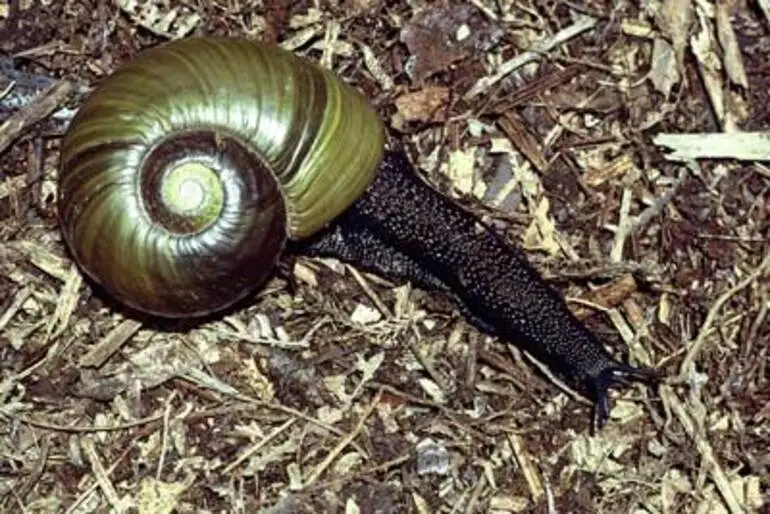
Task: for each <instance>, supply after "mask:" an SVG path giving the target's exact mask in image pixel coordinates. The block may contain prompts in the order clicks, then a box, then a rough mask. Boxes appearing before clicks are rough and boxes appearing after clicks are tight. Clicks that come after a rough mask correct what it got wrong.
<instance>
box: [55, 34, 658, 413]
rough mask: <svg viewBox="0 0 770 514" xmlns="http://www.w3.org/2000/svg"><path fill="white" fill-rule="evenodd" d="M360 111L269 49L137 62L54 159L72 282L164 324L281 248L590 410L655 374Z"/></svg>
mask: <svg viewBox="0 0 770 514" xmlns="http://www.w3.org/2000/svg"><path fill="white" fill-rule="evenodd" d="M384 145H385V130H384V127H383V125H382V124H381V122H380V121H379V119H378V118H377V115H376V113H375V112H374V111H373V109H372V108H371V107H369V105H368V104H367V102H366V101H365V100H364V98H363V97H362V96H361V95H360V94H358V93H357V92H356V91H354V90H353V89H352V88H350V87H348V86H346V85H345V84H343V83H342V82H341V81H339V80H338V79H337V78H336V77H335V76H334V75H333V74H331V73H330V72H328V71H326V70H323V69H321V68H320V67H318V66H316V65H315V64H312V63H310V62H309V61H306V60H303V59H300V58H298V57H295V56H294V55H293V54H291V53H289V52H286V51H283V50H281V49H279V48H277V47H274V46H271V45H265V44H260V43H257V42H252V41H246V40H241V39H226V38H190V39H184V40H180V41H176V42H173V43H168V44H165V45H163V46H160V47H157V48H154V49H151V50H149V51H145V52H143V53H142V54H140V55H139V56H138V57H137V58H136V59H135V60H133V61H131V62H129V63H127V64H126V65H124V66H123V67H121V68H120V69H119V70H118V71H117V72H115V73H114V74H113V75H112V76H110V77H109V78H107V79H106V80H105V81H104V82H103V83H102V84H100V86H99V87H98V89H97V90H96V91H95V92H94V93H93V94H92V95H91V96H90V97H89V98H88V99H87V100H86V102H85V103H84V105H83V106H82V107H81V108H80V110H79V111H78V113H77V115H76V117H75V119H74V120H73V122H72V124H71V126H70V129H69V131H68V133H67V134H66V136H65V138H64V140H63V142H62V147H61V167H60V183H59V198H58V206H59V216H60V221H61V226H62V231H63V234H64V239H65V241H66V242H67V243H68V246H69V247H70V249H71V251H72V253H73V255H74V257H75V259H76V260H77V261H78V262H79V264H80V266H81V267H82V269H83V270H84V271H85V272H86V273H87V274H88V275H89V276H90V277H92V278H93V279H94V280H95V281H96V282H98V283H99V284H101V285H102V286H103V287H104V288H105V289H106V290H107V291H108V292H109V293H111V294H112V295H114V296H116V297H117V298H118V299H120V300H122V301H123V302H124V303H126V304H128V305H130V306H132V307H134V308H136V309H139V310H142V311H146V312H149V313H152V314H157V315H161V316H170V317H178V316H191V315H202V314H207V313H211V312H214V311H217V310H220V309H223V308H224V307H226V306H228V305H231V304H233V303H234V302H236V301H238V300H240V299H242V298H243V297H245V296H246V295H247V294H249V293H250V292H252V291H254V290H255V289H256V288H257V287H258V286H259V285H260V283H261V282H262V281H263V280H264V279H265V278H266V277H268V276H269V275H270V274H271V272H272V271H273V266H274V264H275V262H276V259H277V257H278V255H279V254H280V253H281V252H282V251H283V250H284V248H285V247H286V246H290V247H291V250H292V251H295V252H301V253H304V254H306V255H318V256H331V257H336V258H338V259H341V260H343V261H347V262H350V263H352V264H354V265H356V266H358V267H360V268H362V269H366V270H369V271H374V272H377V273H380V274H382V275H384V276H387V277H389V278H392V279H394V280H400V281H407V280H408V281H411V282H413V283H414V284H415V285H417V286H418V287H423V288H426V289H429V290H434V291H439V292H441V293H444V294H446V295H448V296H450V297H452V298H453V299H454V300H455V301H456V302H457V304H458V306H459V307H460V309H461V310H462V312H463V313H464V314H465V315H466V317H467V318H468V320H469V321H470V322H471V323H473V324H474V325H476V326H477V327H478V328H480V329H481V330H484V331H486V332H489V333H491V334H493V335H496V336H498V337H500V338H502V339H505V340H509V341H511V342H514V343H516V344H518V345H519V346H520V347H522V348H523V349H525V350H527V351H528V352H530V353H531V354H533V355H534V356H535V357H536V358H538V359H539V360H540V361H541V362H543V363H544V364H546V365H547V366H549V367H550V368H551V370H552V371H553V372H555V373H556V374H557V375H558V376H560V378H561V379H562V380H564V381H565V382H566V383H567V384H568V385H570V386H571V387H573V388H575V389H576V390H578V391H580V392H581V393H583V394H585V395H586V396H588V397H590V398H591V399H592V400H593V401H594V402H595V405H596V409H595V414H596V419H597V420H598V422H599V423H600V424H601V423H602V422H603V421H604V420H605V419H606V418H607V415H608V410H609V405H608V398H607V394H606V393H607V390H608V389H609V388H610V387H613V386H615V385H617V384H620V383H627V382H629V381H633V380H643V381H649V380H651V379H653V378H655V377H657V373H656V372H654V371H652V370H647V369H638V368H635V367H632V366H630V365H628V364H624V363H621V362H618V361H616V360H615V359H614V358H613V357H612V356H611V355H610V354H609V352H608V351H607V350H606V349H605V348H604V347H603V346H602V345H601V343H600V342H599V341H598V340H597V339H596V338H595V337H594V335H593V334H592V333H591V332H590V331H588V330H587V329H586V328H585V326H583V324H582V323H580V322H579V321H578V320H577V319H576V318H575V317H574V316H573V315H572V314H571V313H570V311H569V310H568V309H567V307H566V304H565V302H564V300H563V299H562V297H561V296H560V295H559V294H558V293H557V292H556V291H555V290H553V289H552V288H551V287H550V286H549V285H548V284H547V283H545V282H544V281H543V280H542V278H541V277H540V275H539V274H538V273H537V272H536V271H535V269H534V268H533V267H532V266H531V265H530V264H529V263H528V261H527V260H526V257H525V256H524V255H523V252H521V251H520V250H519V249H518V248H516V247H515V246H513V245H511V244H510V243H508V242H507V241H506V240H504V239H503V238H502V237H500V236H499V235H497V234H496V233H494V231H492V230H491V229H489V228H488V227H486V226H485V225H484V224H483V223H481V221H480V220H478V219H477V218H476V217H474V216H473V215H471V214H469V213H468V212H466V211H465V210H463V209H462V208H460V207H459V206H458V205H456V204H455V203H454V202H452V201H451V200H450V199H449V198H447V197H445V196H443V195H442V194H440V193H439V192H437V191H436V190H434V189H433V188H431V187H429V186H428V185H427V184H426V183H425V182H423V181H422V180H421V179H420V178H419V177H418V175H417V174H416V172H415V171H414V169H413V168H412V166H411V164H410V162H409V160H408V158H407V157H406V156H405V155H404V154H403V153H401V152H392V151H386V150H385V148H384Z"/></svg>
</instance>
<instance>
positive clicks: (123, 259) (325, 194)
mask: <svg viewBox="0 0 770 514" xmlns="http://www.w3.org/2000/svg"><path fill="white" fill-rule="evenodd" d="M383 147H384V129H383V127H382V124H381V122H380V121H379V119H378V117H377V115H376V113H375V111H374V110H373V109H372V108H371V107H370V106H369V105H368V104H367V102H366V101H365V100H364V98H363V97H362V96H361V95H360V94H358V93H357V92H356V91H355V90H354V89H352V88H351V87H349V86H347V85H345V84H344V83H342V82H341V81H339V79H337V78H336V77H335V76H334V75H333V74H332V73H331V72H328V71H326V70H323V69H321V68H320V67H318V66H316V65H315V64H313V63H311V62H309V61H306V60H304V59H301V58H298V57H296V56H294V55H293V54H291V53H289V52H286V51H284V50H281V49H280V48H278V47H275V46H272V45H268V44H261V43H258V42H252V41H247V40H241V39H226V38H190V39H185V40H179V41H175V42H172V43H168V44H166V45H163V46H160V47H156V48H153V49H151V50H148V51H145V52H142V53H141V54H139V56H138V57H137V58H136V59H134V60H133V61H130V62H128V63H127V64H125V65H123V66H122V67H121V68H119V69H118V70H117V71H116V72H115V73H114V74H113V75H111V76H110V77H108V78H107V79H105V80H104V81H103V82H102V83H101V84H100V85H99V87H98V88H97V89H96V90H95V91H94V93H93V94H92V95H91V96H90V97H89V98H88V99H87V100H86V102H85V103H84V104H83V106H82V107H81V108H80V110H79V111H78V113H77V115H76V117H75V119H74V120H73V122H72V124H71V126H70V129H69V131H68V133H67V134H66V135H65V138H64V139H63V141H62V147H61V158H60V171H59V173H60V175H59V198H58V205H59V216H60V221H61V225H62V229H63V234H64V238H65V240H66V242H67V243H68V245H69V247H70V249H71V250H72V252H73V254H74V256H75V258H76V260H77V261H78V262H79V264H80V265H81V267H82V269H84V270H85V272H86V273H87V274H88V275H89V276H90V277H91V278H93V279H94V280H95V281H96V282H98V283H100V284H101V285H102V286H103V287H104V288H105V289H106V290H107V291H108V292H110V293H111V294H113V295H114V296H116V297H118V298H119V299H120V300H122V301H123V302H125V303H127V304H128V305H130V306H131V307H134V308H137V309H139V310H142V311H146V312H150V313H152V314H158V315H163V316H173V317H176V316H189V315H202V314H208V313H210V312H213V311H216V310H220V309H222V308H225V307H227V306H228V305H231V304H232V303H235V302H236V301H238V300H240V299H242V298H243V297H245V296H246V295H247V294H249V293H250V292H252V291H253V290H254V289H255V288H256V287H258V286H259V285H260V283H262V282H263V281H264V279H265V278H266V277H267V276H269V275H270V273H271V272H272V269H273V267H274V264H275V261H276V260H277V258H278V255H279V254H280V252H281V250H282V249H283V246H284V242H285V238H286V237H289V238H294V239H298V238H303V237H306V236H309V235H311V234H313V233H314V232H316V231H317V230H319V229H320V228H322V227H323V226H325V225H326V224H328V223H329V222H330V221H331V220H332V219H334V218H335V217H336V216H337V215H338V214H339V213H341V212H342V211H343V210H345V209H346V208H347V207H348V206H349V205H350V204H351V203H352V202H353V201H355V199H356V198H358V196H360V195H361V194H362V193H363V191H364V190H365V189H366V187H367V186H368V185H369V183H370V182H371V180H372V178H373V177H374V174H375V172H376V170H377V167H378V164H379V161H380V159H381V157H382V153H383Z"/></svg>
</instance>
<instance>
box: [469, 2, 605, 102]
mask: <svg viewBox="0 0 770 514" xmlns="http://www.w3.org/2000/svg"><path fill="white" fill-rule="evenodd" d="M594 25H596V19H595V18H591V17H590V16H581V17H579V18H578V20H577V21H576V22H575V23H574V24H572V25H570V26H569V27H565V28H563V29H562V30H560V31H559V32H557V33H556V34H554V35H553V36H552V37H550V38H546V39H545V40H543V41H541V42H539V43H538V44H536V45H535V48H534V49H533V50H530V51H528V52H524V53H522V54H519V55H517V56H516V57H514V58H513V59H510V60H509V61H506V62H504V63H503V64H502V65H500V68H499V70H498V71H497V73H495V74H494V75H490V76H488V77H482V78H481V79H479V80H478V81H477V82H476V83H475V84H474V85H473V87H471V88H470V89H469V90H468V92H467V93H465V95H464V97H463V99H464V100H466V101H467V100H471V99H472V98H473V97H475V96H478V95H480V94H481V93H484V92H486V91H487V90H489V88H490V87H492V86H493V85H495V84H496V83H498V82H499V81H501V80H502V79H504V78H505V77H506V76H507V75H508V74H510V73H511V72H513V71H514V70H515V69H517V68H520V67H522V66H524V65H525V64H529V63H530V62H532V61H536V60H538V59H540V58H541V57H542V56H543V54H544V53H546V52H550V51H551V50H553V49H554V48H555V47H557V46H559V45H561V44H562V43H565V42H566V41H569V40H570V39H572V38H574V37H576V36H578V35H579V34H581V33H583V32H585V31H586V30H590V29H592V28H593V27H594Z"/></svg>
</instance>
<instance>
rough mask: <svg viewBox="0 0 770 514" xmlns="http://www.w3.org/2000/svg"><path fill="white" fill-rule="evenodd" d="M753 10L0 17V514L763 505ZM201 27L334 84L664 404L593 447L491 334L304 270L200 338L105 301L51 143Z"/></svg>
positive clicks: (29, 6)
mask: <svg viewBox="0 0 770 514" xmlns="http://www.w3.org/2000/svg"><path fill="white" fill-rule="evenodd" d="M766 8H768V5H767V1H766V0H758V1H757V2H750V3H746V2H743V1H741V0H737V1H733V2H710V1H708V0H698V1H695V0H673V1H670V2H662V3H659V2H614V1H610V0H592V1H589V2H571V1H569V0H552V1H547V2H546V1H539V0H531V1H529V2H514V1H512V0H498V1H492V0H469V1H467V2H463V1H454V2H422V1H419V0H418V1H407V2H383V1H378V0H346V1H339V0H334V1H329V2H307V1H299V2H294V1H289V0H265V1H264V2H261V1H250V0H242V1H238V2H234V1H225V0H218V1H212V2H191V1H187V0H170V1H166V2H143V1H140V0H133V1H132V0H125V1H118V2H104V1H87V0H77V1H76V0H59V1H55V2H48V1H42V2H41V1H21V2H10V3H9V2H0V45H1V46H2V48H0V51H1V52H2V55H3V56H4V61H3V67H2V70H0V72H2V75H3V76H2V77H0V79H2V80H3V83H2V84H0V91H2V93H1V94H2V97H0V116H2V119H3V120H4V121H3V123H2V125H0V152H2V159H0V511H2V512H26V513H44V512H126V511H128V512H130V511H135V512H143V513H144V512H147V513H149V512H153V513H163V512H257V511H259V512H275V513H278V512H343V511H344V512H349V513H355V512H363V513H370V512H372V513H374V512H377V513H400V512H420V513H423V512H425V513H428V512H431V513H442V512H443V513H450V512H497V513H504V512H560V513H568V512H586V513H595V512H607V513H617V512H629V513H683V512H698V513H707V512H708V513H720V512H730V513H738V512H770V479H768V477H770V370H769V369H768V360H769V359H770V355H768V353H769V350H770V316H768V308H769V307H770V244H768V241H769V238H770V168H768V167H767V166H766V165H765V164H764V162H766V161H767V160H768V159H769V158H770V138H768V137H766V136H763V135H762V134H759V135H757V134H756V133H757V132H761V131H763V130H767V125H768V120H769V119H770V109H768V106H769V105H770V66H769V65H768V63H770V33H769V32H768V28H769V27H770V19H769V18H768V16H770V12H768V11H767V10H765V9H766ZM203 34H209V35H210V34H217V35H230V36H234V35H238V36H245V37H249V38H252V39H261V40H267V41H273V42H277V43H279V44H280V45H281V46H283V47H285V48H287V49H290V50H292V51H294V52H295V53H297V54H299V55H302V56H305V57H308V58H310V59H312V60H314V61H318V62H320V63H322V65H324V66H327V67H330V68H332V69H333V70H334V71H335V72H336V73H337V74H339V75H340V76H341V77H342V78H343V79H344V80H346V81H347V82H349V83H351V84H352V85H354V86H355V87H357V88H358V89H359V90H360V91H362V92H363V93H364V94H365V95H366V96H367V97H368V98H369V99H370V100H371V102H372V103H373V105H375V106H376V108H377V110H378V111H379V113H380V114H381V116H382V119H383V120H385V122H386V125H387V126H388V128H389V131H390V133H391V137H392V138H393V139H394V140H398V141H400V142H401V143H403V144H404V145H405V147H406V148H407V150H408V152H409V154H410V155H411V157H412V159H413V160H414V162H415V163H416V165H417V166H418V168H419V171H420V173H421V174H423V176H424V177H425V178H426V180H428V181H429V182H431V183H432V184H433V185H434V186H435V187H436V188H438V189H439V190H441V191H442V192H444V193H445V194H447V195H449V196H451V197H453V198H455V199H456V201H457V202H459V203H461V204H462V205H463V206H464V207H466V208H467V209H469V210H470V211H472V212H474V213H476V214H478V215H479V216H480V217H482V218H483V219H484V220H485V221H486V222H487V223H489V224H490V225H492V226H494V227H495V228H496V229H497V230H498V231H499V232H500V233H502V234H504V235H505V236H506V237H508V238H509V239H510V240H511V241H515V242H516V243H518V244H520V245H521V246H522V247H524V248H525V249H526V251H527V253H528V255H529V256H530V258H531V260H532V262H533V263H534V264H535V265H536V267H537V268H538V269H539V270H540V271H541V272H542V273H543V275H544V276H545V277H546V278H547V279H548V280H550V281H552V283H553V284H554V286H555V287H557V288H559V289H560V290H561V291H562V292H563V293H564V294H565V296H566V297H567V298H568V300H569V305H570V307H571V308H573V309H574V311H575V313H576V314H577V315H578V316H579V317H580V318H581V319H583V320H584V321H585V323H586V324H587V325H588V326H589V327H590V328H591V329H592V330H594V331H595V333H596V334H597V335H599V336H600V338H601V339H602V341H604V342H605V343H606V344H607V346H608V348H610V349H611V351H612V352H613V354H615V355H617V356H618V357H619V358H621V359H624V360H625V359H627V360H629V361H630V362H633V363H635V364H639V365H645V366H651V367H656V368H658V369H660V370H661V371H662V372H663V373H664V374H665V379H664V381H663V383H662V384H661V385H660V386H659V387H654V388H645V387H643V386H640V385H634V386H633V387H629V388H625V389H619V390H617V391H613V393H612V405H613V410H612V412H611V419H610V421H609V423H608V424H607V425H606V426H605V427H604V428H603V429H602V430H600V431H597V432H596V433H593V432H592V430H591V423H590V421H591V413H592V409H591V405H590V404H589V403H588V402H587V401H586V400H585V399H582V398H580V397H577V396H576V395H574V394H572V393H571V392H570V391H567V390H565V389H564V388H563V387H561V386H559V385H558V384H557V383H555V382H554V380H553V379H552V378H550V377H549V374H548V373H544V372H542V371H541V369H540V368H539V367H538V366H536V365H535V364H533V362H532V360H531V359H530V358H528V356H527V355H525V354H522V353H521V352H520V351H519V350H517V349H516V347H515V346H514V344H513V343H514V342H512V341H501V340H498V339H495V338H492V337H490V336H488V335H486V334H484V333H482V332H480V331H478V330H476V329H475V328H473V327H472V326H471V325H470V324H469V323H468V322H467V321H466V320H465V319H464V318H463V317H462V315H461V314H460V313H459V312H458V310H457V309H456V308H455V306H454V305H453V304H452V303H451V302H450V301H448V300H447V299H445V298H441V297H439V296H438V295H435V294H429V293H426V292H424V291H421V290H419V289H417V288H414V287H409V285H403V284H392V283H390V282H388V281H387V280H384V279H382V278H380V277H376V276H372V275H369V274H366V273H362V272H360V271H357V270H355V269H354V268H352V267H350V266H344V265H341V264H340V263H338V262H335V261H333V260H328V259H327V260H320V259H309V258H304V257H300V258H298V259H297V260H296V261H293V262H290V263H289V264H290V265H291V266H290V267H288V268H287V269H288V270H289V271H290V273H283V274H277V275H276V276H275V277H274V278H272V279H271V280H270V281H269V283H268V284H266V286H265V287H264V288H263V289H261V290H260V291H259V293H258V294H257V295H256V296H255V297H253V298H250V299H249V301H247V302H245V303H244V304H243V305H241V306H239V308H238V309H234V310H233V311H231V312H228V313H227V314H226V315H223V316H219V317H217V316H213V317H211V318H210V319H206V320H204V321H202V322H200V323H194V324H193V323H183V322H180V323H176V324H174V323H165V322H160V321H157V320H152V319H147V318H145V317H142V316H137V315H135V314H134V313H132V312H130V311H127V310H126V309H124V308H123V307H121V306H120V305H119V304H117V303H116V302H114V301H113V300H111V299H110V298H109V297H108V296H107V295H105V294H104V293H103V292H101V291H100V290H99V289H98V288H97V287H96V286H95V285H94V284H92V283H91V282H90V281H89V280H86V279H84V277H83V275H82V273H81V271H80V269H79V268H78V266H76V265H75V264H74V262H73V260H72V257H71V255H70V254H69V253H68V250H67V248H66V247H65V245H64V244H63V241H62V237H61V233H60V231H59V226H58V221H57V205H56V191H57V173H58V172H57V166H58V155H59V144H60V140H61V136H62V133H63V131H64V130H66V126H67V123H68V120H69V118H70V117H71V114H72V112H74V110H75V109H77V107H78V105H79V103H80V102H82V100H83V97H84V95H85V94H86V93H87V92H88V91H89V90H90V88H91V87H93V86H96V85H98V83H99V81H100V80H102V79H103V78H104V77H106V76H108V75H109V74H110V73H111V72H113V71H114V70H116V69H117V68H118V67H119V66H120V65H121V64H122V63H124V62H126V61H127V60H129V59H130V58H132V57H133V56H134V55H136V54H137V52H139V51H140V50H142V49H145V48H148V47H153V46H156V45H159V44H161V43H164V42H166V41H169V40H171V39H176V38H180V37H188V36H192V35H203ZM255 80H257V79H255ZM742 132H743V133H742ZM746 132H749V133H752V134H745V133H746ZM678 135H681V136H678ZM693 135H694V136H693ZM351 144H354V142H351Z"/></svg>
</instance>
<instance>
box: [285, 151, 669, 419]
mask: <svg viewBox="0 0 770 514" xmlns="http://www.w3.org/2000/svg"><path fill="white" fill-rule="evenodd" d="M295 248H296V250H297V251H299V252H301V253H304V254H306V255H313V256H326V257H336V258H338V259H340V260H343V261H346V262H350V263H352V264H354V265H356V267H359V268H361V269H364V270H367V271H371V272H375V273H378V274H380V275H383V276H386V277H390V278H392V279H394V280H396V281H411V282H412V283H413V284H415V285H417V286H419V287H422V288H425V289H427V290H433V291H438V292H441V293H444V294H446V295H448V296H449V297H451V298H452V299H454V300H455V301H456V302H457V304H458V305H459V306H460V308H461V310H462V311H463V313H464V314H465V316H466V317H467V319H468V320H469V321H470V322H471V323H473V324H474V325H476V326H477V327H478V328H479V329H480V330H482V331H485V332H488V333H490V334H492V335H495V336H497V337H499V338H501V339H504V340H508V341H511V342H513V343H515V344H517V345H518V346H520V347H521V348H523V349H524V350H526V351H528V352H529V353H531V354H532V355H533V356H534V357H535V358H537V359H538V360H539V361H540V362H542V363H543V364H545V365H546V366H548V368H549V369H550V370H551V371H553V372H554V373H555V374H557V375H558V376H559V377H560V378H561V379H562V380H564V381H565V383H566V384H567V385H569V386H570V387H572V388H573V389H575V390H577V391H579V392H581V393H582V394H584V395H586V396H587V397H588V398H590V399H591V400H592V401H593V402H594V405H595V412H594V414H595V421H596V423H597V425H598V426H601V425H603V424H604V422H605V421H606V419H607V417H608V415H609V409H610V407H609V400H608V396H607V392H608V390H609V389H610V388H611V387H613V386H616V385H619V384H627V383H628V382H630V381H634V380H639V381H647V382H651V381H654V380H655V379H657V377H658V373H657V372H656V371H654V370H648V369H637V368H634V367H632V366H629V365H627V364H623V363H620V362H618V361H616V360H615V359H614V358H613V357H612V356H611V355H610V354H609V353H608V352H607V350H606V349H605V348H604V346H602V344H601V343H600V342H599V341H598V340H597V339H596V337H595V336H594V335H593V334H592V333H591V332H590V331H589V330H588V329H587V328H586V327H585V326H584V325H583V324H582V323H581V322H580V321H579V320H578V319H577V318H575V316H574V315H573V314H572V313H571V312H570V311H569V309H568V308H567V305H566V303H565V302H564V300H563V298H562V297H561V296H560V295H559V294H558V293H557V292H556V290H554V289H553V288H552V287H551V286H550V285H549V284H548V283H547V282H546V281H544V280H543V279H542V277H541V276H540V275H539V274H538V272H537V271H536V270H535V269H534V268H533V267H532V265H531V264H530V263H529V262H528V261H527V258H526V256H525V255H524V253H523V251H522V250H521V249H520V248H518V247H516V246H514V245H511V244H509V243H507V242H506V241H505V240H504V239H503V238H502V237H500V236H499V235H497V234H496V233H495V232H494V231H492V230H491V229H490V228H489V227H487V226H486V225H484V224H483V223H482V222H481V221H480V220H479V219H477V218H476V217H475V216H473V215H472V214H470V213H468V212H467V211H465V210H464V209H462V208H461V207H460V206H459V205H457V204H456V203H454V202H452V201H451V200H450V199H449V198H447V197H446V196H444V195H442V194H440V193H439V192H437V191H436V190H434V189H433V188H431V187H430V186H429V185H427V184H426V183H425V182H423V181H422V180H421V179H420V177H419V176H418V175H417V173H416V172H415V170H414V169H413V168H412V166H411V164H410V162H409V159H408V158H407V157H406V156H405V155H404V154H403V153H399V152H389V153H386V155H385V157H384V159H383V162H382V165H381V166H380V170H379V172H378V174H377V176H376V178H375V180H374V182H373V183H372V185H371V186H370V187H369V189H368V190H367V191H366V194H364V195H363V196H362V197H361V198H360V199H359V200H357V201H356V202H355V203H354V204H353V205H352V206H351V207H350V208H349V209H348V210H347V211H345V212H344V213H343V214H342V215H341V216H340V217H338V218H337V219H336V220H335V221H334V223H333V224H332V225H331V226H330V227H328V229H327V230H325V231H323V232H321V233H319V234H317V235H316V236H314V237H313V238H311V239H309V240H306V241H301V242H299V243H297V244H296V245H295Z"/></svg>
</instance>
